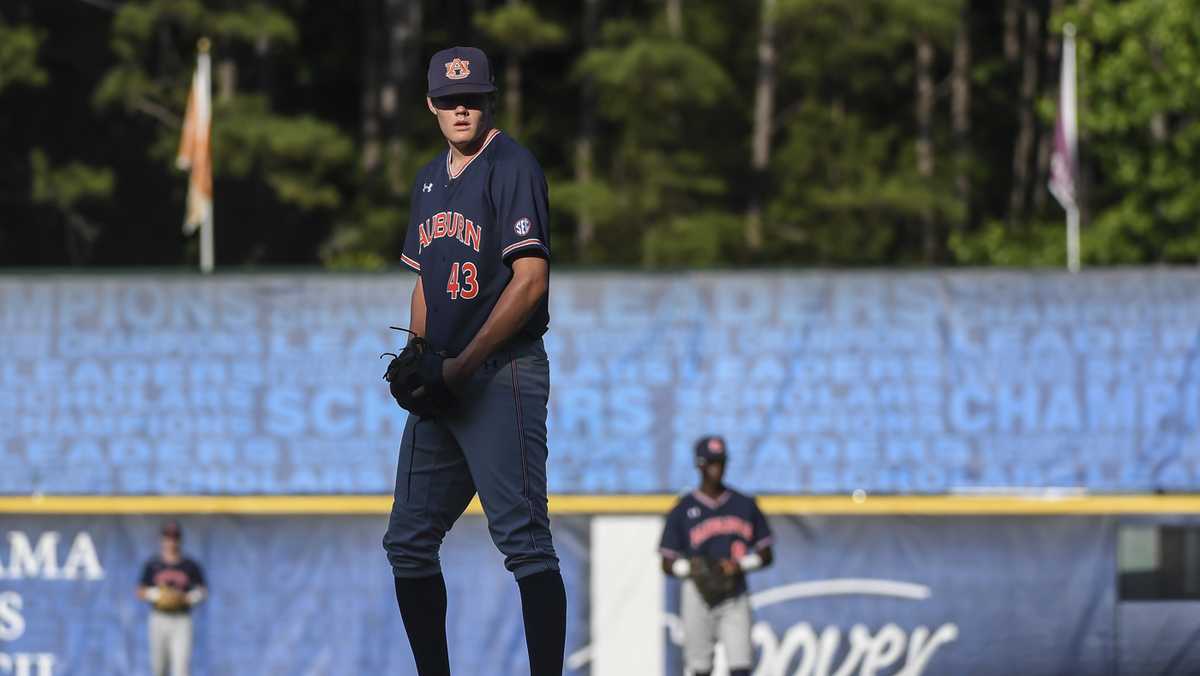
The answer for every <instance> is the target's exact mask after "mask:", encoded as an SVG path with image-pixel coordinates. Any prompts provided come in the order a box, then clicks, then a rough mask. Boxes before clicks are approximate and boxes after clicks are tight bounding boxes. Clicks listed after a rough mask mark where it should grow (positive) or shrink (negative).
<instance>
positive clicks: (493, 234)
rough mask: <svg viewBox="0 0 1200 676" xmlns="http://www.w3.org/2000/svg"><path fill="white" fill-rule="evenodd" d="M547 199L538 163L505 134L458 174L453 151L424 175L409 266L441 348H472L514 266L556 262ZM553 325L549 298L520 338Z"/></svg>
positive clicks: (417, 190)
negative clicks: (532, 260) (537, 259)
mask: <svg viewBox="0 0 1200 676" xmlns="http://www.w3.org/2000/svg"><path fill="white" fill-rule="evenodd" d="M547 195H548V190H547V188H546V177H545V176H544V175H543V174H542V168H541V167H540V166H539V165H538V163H537V160H535V159H534V158H533V155H532V154H530V152H529V151H528V150H526V149H525V148H523V147H521V146H520V145H519V144H518V143H517V142H516V141H513V140H512V139H510V138H509V137H508V136H507V135H505V134H502V133H500V131H499V130H497V129H493V130H492V131H490V132H489V133H488V135H487V138H486V139H485V141H484V143H483V147H482V149H481V150H480V151H479V152H478V153H477V154H476V155H475V156H474V157H472V158H471V159H470V160H469V161H468V162H467V163H466V164H465V165H463V166H462V167H461V168H460V169H459V171H458V173H457V174H453V173H451V171H450V151H449V149H447V151H446V153H445V155H439V156H438V157H437V158H436V159H434V160H433V161H432V162H430V163H429V164H426V165H425V166H424V167H423V168H422V169H421V170H420V171H419V172H417V178H416V181H415V182H414V185H413V193H412V215H411V219H410V221H409V227H408V235H407V236H406V238H405V242H404V253H403V255H402V256H401V260H403V261H404V263H405V264H406V265H408V266H409V267H410V268H412V269H413V270H415V271H417V272H418V273H419V274H420V275H421V283H422V285H423V287H424V289H425V308H426V313H425V337H426V338H427V339H428V340H429V342H431V343H432V344H433V345H435V346H437V347H438V349H441V350H446V351H447V352H449V353H450V354H451V355H457V354H459V353H460V352H462V351H463V349H465V348H466V346H467V344H468V343H470V342H471V339H472V338H474V337H475V334H476V333H478V332H479V329H480V328H481V327H482V326H483V323H484V322H485V321H486V320H487V318H488V316H489V315H490V314H491V312H492V308H493V307H495V305H496V301H497V300H499V299H500V294H501V292H503V291H504V287H505V286H507V285H508V282H509V280H510V279H512V262H513V260H514V259H516V258H518V257H521V256H528V255H537V256H543V257H546V258H549V256H550V222H549V218H550V214H549V211H550V204H549V198H548V196H547ZM548 295H549V294H547V296H548ZM549 319H550V317H549V312H548V310H547V298H546V297H545V296H544V297H543V298H542V300H541V303H540V304H539V305H538V307H537V308H536V309H535V310H534V312H533V314H532V315H531V316H530V318H529V321H528V322H527V323H526V324H525V326H524V327H523V328H522V329H521V330H520V331H519V332H518V334H517V336H518V337H526V338H537V337H539V336H541V335H542V334H543V333H545V332H546V327H547V324H548V323H549Z"/></svg>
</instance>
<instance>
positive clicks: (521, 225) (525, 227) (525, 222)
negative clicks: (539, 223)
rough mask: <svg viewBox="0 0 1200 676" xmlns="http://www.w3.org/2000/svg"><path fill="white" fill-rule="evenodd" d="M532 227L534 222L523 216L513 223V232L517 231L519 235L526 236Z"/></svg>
mask: <svg viewBox="0 0 1200 676" xmlns="http://www.w3.org/2000/svg"><path fill="white" fill-rule="evenodd" d="M531 227H533V224H532V223H530V222H529V219H528V218H522V219H521V220H519V221H517V222H516V223H513V232H515V233H517V236H518V237H524V236H525V235H528V234H529V228H531Z"/></svg>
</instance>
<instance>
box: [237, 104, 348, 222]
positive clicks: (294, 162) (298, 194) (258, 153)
mask: <svg viewBox="0 0 1200 676" xmlns="http://www.w3.org/2000/svg"><path fill="white" fill-rule="evenodd" d="M213 120H214V121H213V160H214V171H215V173H216V174H217V175H228V176H233V177H237V178H246V177H250V176H253V175H254V174H255V172H261V174H262V177H263V178H264V179H265V180H266V182H267V183H268V184H269V185H270V186H271V188H272V189H273V190H274V191H275V194H276V196H277V197H278V198H279V200H280V201H281V202H283V203H285V204H291V205H294V206H295V207H297V208H299V209H301V210H310V209H319V208H326V209H333V208H336V207H338V206H340V205H341V203H342V198H341V195H340V193H339V192H338V190H337V188H336V187H335V185H334V183H333V181H334V179H335V178H336V177H337V176H338V175H339V174H340V173H341V172H344V171H346V170H347V169H348V168H349V166H350V164H351V163H352V161H353V158H354V145H353V143H351V141H350V139H349V138H348V137H347V136H346V135H345V134H343V133H342V132H341V131H340V130H339V129H338V128H337V127H334V126H333V125H331V124H329V123H327V122H322V121H321V120H318V119H316V118H313V117H311V116H308V115H299V116H285V115H277V114H272V113H271V112H270V111H269V110H268V108H267V102H266V99H265V98H264V97H262V96H250V95H247V96H236V97H234V98H233V99H232V100H231V101H229V102H227V103H222V104H219V105H217V106H216V108H215V109H214V111H213Z"/></svg>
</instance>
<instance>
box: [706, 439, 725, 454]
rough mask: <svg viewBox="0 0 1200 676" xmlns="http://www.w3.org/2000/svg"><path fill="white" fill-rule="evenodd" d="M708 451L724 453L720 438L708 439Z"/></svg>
mask: <svg viewBox="0 0 1200 676" xmlns="http://www.w3.org/2000/svg"><path fill="white" fill-rule="evenodd" d="M708 452H709V453H724V452H725V444H723V443H721V440H720V439H709V440H708Z"/></svg>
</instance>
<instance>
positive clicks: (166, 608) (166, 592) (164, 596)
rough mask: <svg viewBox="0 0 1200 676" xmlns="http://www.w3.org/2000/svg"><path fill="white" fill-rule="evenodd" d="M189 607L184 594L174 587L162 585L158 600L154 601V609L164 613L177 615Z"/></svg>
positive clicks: (159, 589)
mask: <svg viewBox="0 0 1200 676" xmlns="http://www.w3.org/2000/svg"><path fill="white" fill-rule="evenodd" d="M187 607H188V602H187V598H186V597H185V596H184V594H183V592H181V591H179V590H178V589H176V588H174V587H168V586H166V585H162V586H160V587H159V588H158V598H156V599H155V600H154V609H155V610H158V611H162V612H164V613H177V612H179V611H181V610H185V609H186V608H187Z"/></svg>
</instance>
